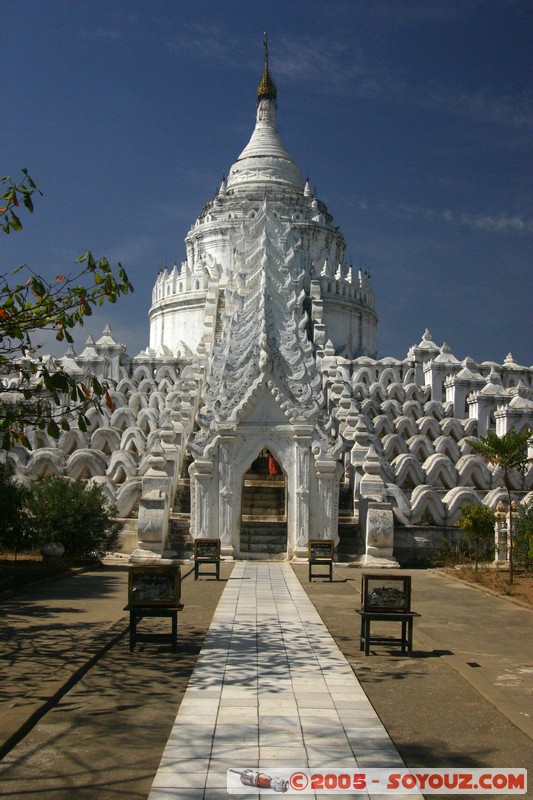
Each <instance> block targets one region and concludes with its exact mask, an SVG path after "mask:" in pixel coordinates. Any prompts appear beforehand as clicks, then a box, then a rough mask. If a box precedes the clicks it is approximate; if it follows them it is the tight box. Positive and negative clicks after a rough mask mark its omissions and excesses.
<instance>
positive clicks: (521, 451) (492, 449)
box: [470, 430, 533, 583]
mask: <svg viewBox="0 0 533 800" xmlns="http://www.w3.org/2000/svg"><path fill="white" fill-rule="evenodd" d="M530 440H531V431H528V430H523V431H521V432H520V433H517V432H516V431H515V430H510V431H508V432H507V433H506V434H505V435H504V436H497V435H496V433H495V432H494V431H489V432H488V433H487V435H486V436H482V437H481V438H480V439H470V446H471V448H472V452H473V453H478V454H479V455H480V456H482V458H483V459H484V460H485V461H486V462H487V463H488V464H493V465H494V466H496V467H500V469H501V470H502V472H503V485H504V486H505V489H506V491H507V498H508V503H509V582H510V583H512V582H513V515H512V513H511V503H512V501H511V475H512V473H513V472H514V471H517V472H522V473H523V472H525V471H526V468H527V465H528V464H530V463H531V461H532V460H533V459H531V458H528V444H529V442H530Z"/></svg>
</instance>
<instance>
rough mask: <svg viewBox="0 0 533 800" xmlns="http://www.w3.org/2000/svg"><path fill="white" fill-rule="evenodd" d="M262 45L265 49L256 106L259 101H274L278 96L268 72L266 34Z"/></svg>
mask: <svg viewBox="0 0 533 800" xmlns="http://www.w3.org/2000/svg"><path fill="white" fill-rule="evenodd" d="M263 45H264V48H265V64H264V67H263V74H262V75H261V80H260V82H259V86H258V87H257V103H258V104H259V103H260V102H261V100H275V99H276V97H277V94H278V93H277V90H276V84H275V83H274V81H273V80H272V78H271V76H270V72H269V70H268V34H266V33H265V38H264V39H263Z"/></svg>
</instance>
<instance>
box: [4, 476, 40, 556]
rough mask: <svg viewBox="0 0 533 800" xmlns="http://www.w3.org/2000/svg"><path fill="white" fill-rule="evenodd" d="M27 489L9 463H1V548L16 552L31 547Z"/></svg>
mask: <svg viewBox="0 0 533 800" xmlns="http://www.w3.org/2000/svg"><path fill="white" fill-rule="evenodd" d="M24 495H25V489H23V488H22V487H21V486H19V485H18V484H17V483H16V481H15V479H14V478H13V476H12V475H11V470H10V469H9V466H8V465H7V464H0V509H1V514H0V549H1V550H9V551H10V552H12V553H14V554H15V558H16V557H17V553H19V552H21V551H22V550H27V549H29V548H31V546H32V544H33V541H32V531H31V529H30V528H29V526H28V525H27V524H26V523H27V519H26V515H25V514H24V510H23V505H24Z"/></svg>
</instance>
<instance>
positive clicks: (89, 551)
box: [26, 476, 122, 561]
mask: <svg viewBox="0 0 533 800" xmlns="http://www.w3.org/2000/svg"><path fill="white" fill-rule="evenodd" d="M26 509H27V513H28V515H29V518H30V524H31V526H32V529H33V532H34V535H35V538H36V540H37V541H38V542H39V544H44V543H45V542H60V543H61V544H62V545H63V547H64V548H65V557H66V558H69V559H72V560H73V561H79V560H84V559H87V558H89V557H94V556H97V557H101V556H102V555H104V553H105V552H106V551H107V550H112V549H113V548H115V547H116V545H117V541H118V534H119V533H120V531H121V529H122V525H121V523H120V522H117V521H116V519H115V517H116V515H117V510H116V508H115V507H114V506H113V505H110V504H109V503H108V502H107V499H106V497H105V495H104V492H103V489H102V487H101V486H98V485H96V484H89V483H85V482H83V481H72V480H69V479H68V478H61V477H58V476H53V477H46V478H41V479H40V480H38V481H37V482H36V483H35V484H34V485H33V487H32V488H31V489H30V490H29V492H28V496H27V498H26Z"/></svg>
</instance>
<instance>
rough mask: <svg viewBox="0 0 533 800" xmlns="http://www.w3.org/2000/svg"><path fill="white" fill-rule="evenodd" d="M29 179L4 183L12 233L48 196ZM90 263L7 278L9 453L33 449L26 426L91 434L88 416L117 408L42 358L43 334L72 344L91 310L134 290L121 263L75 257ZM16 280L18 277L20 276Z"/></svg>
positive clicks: (23, 269)
mask: <svg viewBox="0 0 533 800" xmlns="http://www.w3.org/2000/svg"><path fill="white" fill-rule="evenodd" d="M22 172H23V176H24V177H23V179H22V180H21V181H18V182H16V181H14V180H12V179H11V178H10V177H9V176H5V177H3V178H2V187H3V188H4V191H3V193H2V199H3V201H4V203H5V205H4V206H3V207H2V208H0V214H3V217H2V219H3V222H2V224H1V225H0V227H1V228H2V230H3V232H4V233H5V234H6V235H10V234H11V233H12V232H17V231H20V230H22V223H21V220H20V216H19V214H20V207H21V205H22V206H23V207H24V208H25V209H26V210H27V211H29V212H30V213H32V212H33V196H34V195H35V194H41V192H40V191H39V189H38V187H37V185H36V184H35V182H34V181H33V180H32V178H31V177H30V176H29V175H28V171H27V170H26V169H23V170H22ZM76 263H78V264H83V265H84V266H82V267H80V268H79V269H78V270H77V272H76V273H75V274H73V275H67V276H65V275H57V277H55V278H54V279H52V280H47V279H46V278H44V277H42V276H41V275H38V274H37V273H35V272H34V271H33V270H32V269H31V268H30V267H28V266H27V265H26V264H22V265H20V266H19V267H16V268H15V269H14V270H12V271H11V272H8V273H3V274H0V437H1V439H0V442H1V446H2V447H3V448H4V449H9V448H10V447H11V446H12V445H13V444H14V443H16V442H17V441H19V442H20V443H21V444H23V445H24V446H26V447H29V446H30V443H29V441H28V439H27V437H26V434H25V429H26V428H27V427H38V428H41V429H44V428H46V430H47V431H48V433H49V434H50V435H51V436H52V437H54V438H58V436H59V434H60V433H61V430H68V429H69V427H70V424H71V423H72V421H73V420H77V423H78V425H79V427H80V428H81V429H82V430H85V428H86V426H87V418H86V411H87V409H88V407H89V405H91V404H96V405H97V406H98V405H99V403H100V401H101V400H103V402H105V403H106V405H108V406H109V407H110V408H112V401H111V397H110V395H109V391H108V387H107V386H106V385H102V384H100V382H99V381H98V380H97V379H96V377H94V376H90V377H89V378H88V379H87V380H86V381H85V382H78V381H77V380H76V379H75V378H74V377H73V376H71V375H69V374H68V373H67V372H65V371H64V370H63V369H55V368H53V369H51V368H49V367H48V366H47V365H46V364H45V363H44V361H43V359H42V357H36V355H35V354H36V352H37V348H36V347H35V346H34V343H33V339H34V334H35V333H36V331H53V332H54V333H55V336H56V339H57V340H58V341H66V342H69V343H72V341H73V339H72V336H71V334H70V331H71V330H72V328H74V327H76V326H78V325H83V324H84V321H85V318H86V317H89V316H91V314H92V307H94V306H102V305H103V304H104V303H105V302H106V301H109V302H110V303H115V302H116V301H117V299H118V298H119V297H120V296H121V295H125V294H128V293H129V292H132V291H133V286H132V284H131V283H130V281H129V278H128V276H127V274H126V271H125V270H124V268H123V267H122V265H121V264H120V263H119V264H118V269H117V271H116V273H115V272H113V270H112V268H111V266H110V264H109V262H108V260H107V259H106V258H100V259H98V260H96V259H95V258H94V257H93V255H92V254H91V253H90V252H86V253H84V254H83V255H81V256H80V257H79V258H78V259H76ZM14 276H17V277H14Z"/></svg>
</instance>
